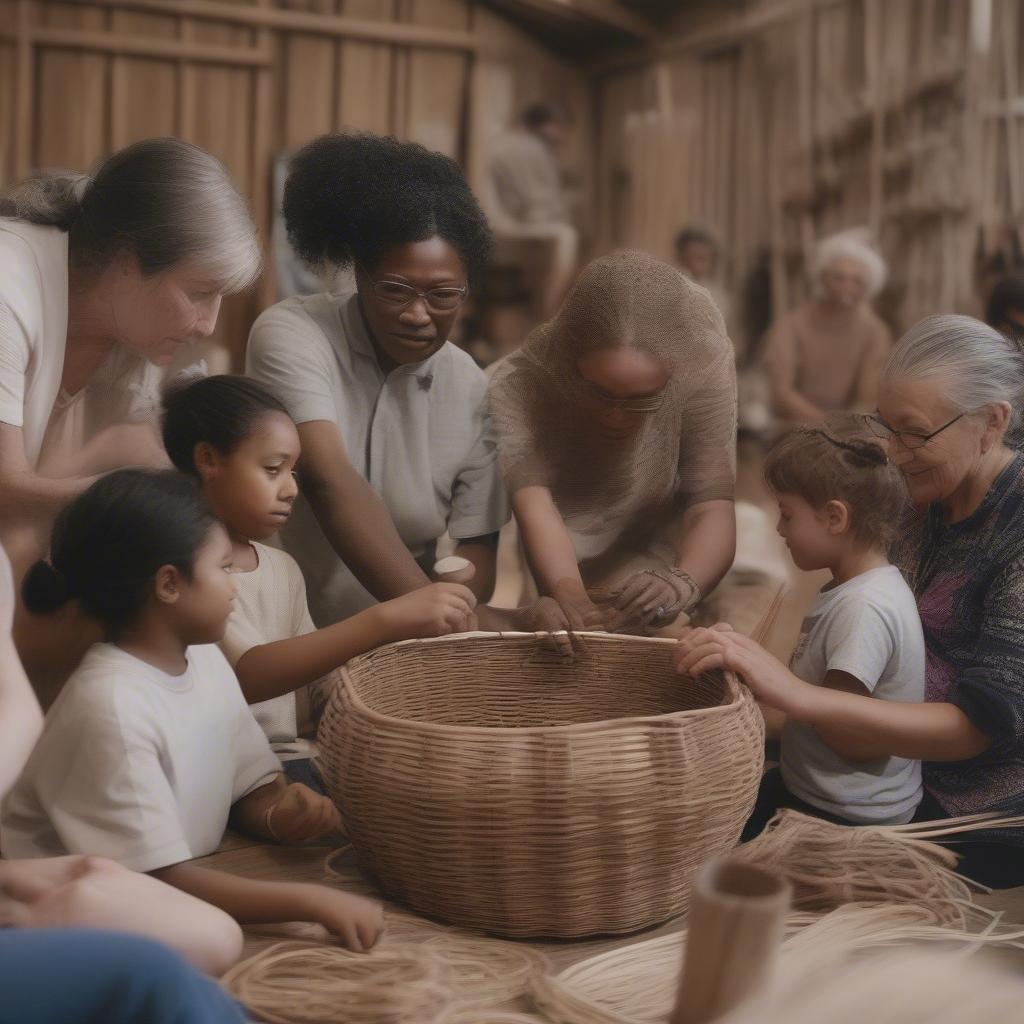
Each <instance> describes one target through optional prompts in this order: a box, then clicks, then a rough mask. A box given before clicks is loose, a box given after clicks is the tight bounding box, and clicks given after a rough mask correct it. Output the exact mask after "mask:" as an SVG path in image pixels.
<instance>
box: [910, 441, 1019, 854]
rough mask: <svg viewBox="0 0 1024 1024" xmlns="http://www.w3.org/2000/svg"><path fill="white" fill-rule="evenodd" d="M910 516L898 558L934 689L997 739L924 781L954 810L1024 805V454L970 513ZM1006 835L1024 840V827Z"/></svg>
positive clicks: (934, 510) (936, 766) (932, 693)
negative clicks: (950, 519)
mask: <svg viewBox="0 0 1024 1024" xmlns="http://www.w3.org/2000/svg"><path fill="white" fill-rule="evenodd" d="M906 526H907V528H906V529H904V531H903V532H902V537H901V539H900V541H898V542H897V544H896V545H895V546H894V550H893V552H892V558H893V561H894V562H895V564H896V565H898V566H899V567H900V568H901V569H902V570H903V573H904V575H905V576H906V578H907V581H908V582H909V583H910V586H911V588H912V589H913V591H914V595H915V597H916V598H917V606H918V611H919V612H920V614H921V623H922V625H923V626H924V637H925V646H926V650H927V670H926V671H927V674H926V680H925V699H926V700H929V701H948V702H950V703H952V704H955V705H956V706H957V707H959V708H960V710H961V711H963V713H964V714H965V715H966V716H967V717H968V718H969V719H970V720H971V722H972V723H973V724H974V725H975V726H977V728H978V729H980V730H981V731H982V732H984V733H985V734H986V735H987V736H989V737H991V739H992V743H991V746H989V748H988V749H987V750H986V751H985V752H984V753H982V754H979V755H978V756H977V757H974V758H971V759H969V760H967V761H946V762H929V763H926V764H925V765H924V784H925V787H926V788H927V790H928V791H929V792H930V793H931V794H932V796H933V797H934V798H935V799H936V800H937V801H938V802H939V804H940V805H941V806H942V807H943V808H944V809H945V810H946V812H947V813H948V814H950V815H959V814H972V813H974V812H976V811H990V810H991V811H1000V812H1014V813H1021V812H1024V454H1021V453H1018V454H1016V455H1015V456H1014V458H1013V460H1012V461H1011V462H1010V463H1009V465H1008V466H1007V467H1006V468H1005V469H1004V470H1003V471H1002V473H1000V474H999V476H998V477H997V478H996V480H995V482H994V483H993V485H992V487H991V488H990V490H989V492H988V494H987V495H986V496H985V498H984V499H983V501H982V503H981V505H980V506H979V507H978V509H977V510H976V511H975V512H974V513H973V514H972V515H970V516H969V517H968V518H967V519H965V520H962V521H961V522H958V523H952V524H948V525H947V524H946V523H944V522H943V519H942V508H941V506H939V505H938V504H933V505H931V506H930V507H929V508H928V509H926V510H924V511H923V512H922V511H918V512H916V513H914V514H913V515H912V517H911V519H910V521H909V523H908V524H906ZM975 836H976V838H979V839H980V838H996V836H995V834H993V833H988V834H986V835H984V836H983V835H981V834H975ZM998 838H999V839H1000V840H1003V841H1011V842H1014V843H1018V844H1020V845H1022V846H1024V830H1013V831H1003V832H1000V833H999V834H998Z"/></svg>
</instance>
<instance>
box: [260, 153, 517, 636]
mask: <svg viewBox="0 0 1024 1024" xmlns="http://www.w3.org/2000/svg"><path fill="white" fill-rule="evenodd" d="M284 216H285V222H286V225H287V228H288V237H289V240H290V241H291V243H292V245H293V247H294V248H295V251H296V252H297V253H298V255H299V256H300V257H301V258H302V259H303V260H305V261H306V262H307V263H309V264H311V265H313V266H316V267H323V266H332V267H339V268H343V267H350V268H352V269H353V270H354V272H355V282H356V291H355V293H354V294H351V295H337V294H320V295H311V296H305V297H299V298H291V299H286V300H285V301H284V302H280V303H278V304H277V305H276V306H273V307H271V308H270V309H268V310H266V311H265V312H264V313H263V314H262V315H261V316H260V317H259V319H258V320H257V321H256V323H255V325H254V326H253V329H252V333H251V334H250V337H249V349H248V357H247V372H248V374H249V375H250V376H252V377H254V378H255V379H256V380H258V381H260V382H261V383H263V384H265V385H267V386H269V387H270V388H272V389H273V390H274V392H275V393H276V394H277V395H279V396H280V397H281V399H282V400H283V401H284V404H285V406H286V407H287V409H288V412H289V414H290V415H291V417H292V418H293V419H294V421H295V423H296V424H297V426H298V430H299V439H300V442H301V446H302V461H301V463H300V464H299V468H298V473H299V478H300V482H301V484H302V494H303V495H304V497H301V496H300V497H299V498H298V499H297V501H296V504H295V510H294V513H293V515H292V517H291V519H290V520H289V522H288V524H287V525H286V526H285V527H284V529H283V530H282V533H281V537H282V541H283V544H284V547H285V549H286V550H287V551H288V552H289V553H290V554H292V555H293V556H294V557H295V559H296V561H297V562H298V563H299V566H300V567H301V569H302V572H303V574H304V576H305V579H306V585H307V590H308V595H309V604H310V610H311V612H312V615H313V619H314V621H315V622H316V624H317V626H321V627H322V626H327V625H330V624H332V623H334V622H337V621H338V620H340V619H342V618H345V617H347V616H350V615H353V614H355V613H356V612H359V611H361V610H363V609H364V608H367V607H368V606H369V605H371V604H372V603H373V602H374V600H377V601H384V600H388V599H390V598H394V597H398V596H399V595H401V594H405V593H408V592H409V591H412V590H415V589H417V588H419V587H422V586H423V585H424V584H426V583H428V582H429V576H428V573H429V571H430V567H431V566H432V565H433V563H434V559H435V548H436V543H437V541H438V539H439V538H440V537H442V536H443V535H444V534H445V532H446V531H447V533H448V535H449V536H450V537H451V538H452V539H454V541H455V542H456V551H455V553H456V554H458V555H460V556H462V557H464V558H467V559H468V560H469V561H470V562H472V563H473V566H474V568H475V578H474V580H473V582H472V583H471V588H472V589H473V591H474V593H475V594H476V596H477V598H478V599H479V600H480V601H481V603H483V602H484V601H486V600H487V599H488V598H489V597H490V594H491V591H492V590H493V587H494V574H495V555H496V550H497V536H498V530H499V529H500V528H501V526H502V525H503V524H504V523H505V521H506V520H507V519H508V508H507V501H506V498H505V494H504V491H503V488H502V484H501V476H500V472H499V470H498V466H497V463H496V460H495V448H494V443H493V441H492V438H491V434H490V425H489V422H488V419H487V417H486V415H485V410H484V404H483V403H484V395H485V390H486V385H485V380H484V375H483V373H482V372H481V370H480V369H479V368H478V367H477V366H476V364H475V363H474V362H473V360H472V359H471V358H470V357H469V356H468V355H467V354H466V353H465V352H463V351H462V350H461V349H459V348H457V347H456V346H455V345H452V344H450V343H449V341H448V339H449V337H450V335H451V333H452V331H453V328H454V326H455V323H456V320H457V318H458V316H459V312H460V309H461V308H462V306H463V303H464V302H465V300H466V297H467V295H468V294H469V290H470V288H471V287H472V285H473V284H474V283H475V282H476V281H477V280H478V279H479V276H480V273H481V271H482V269H483V266H484V263H485V262H486V259H487V255H488V251H489V249H490V242H491V236H490V230H489V229H488V226H487V221H486V219H485V218H484V215H483V213H482V211H481V210H480V207H479V205H478V203H477V201H476V199H475V198H474V196H473V193H472V192H471V191H470V189H469V186H468V185H467V183H466V180H465V178H464V177H463V175H462V172H461V170H460V169H459V167H458V165H457V164H456V163H455V162H454V161H453V160H451V159H449V158H448V157H446V156H442V155H441V154H440V153H432V152H430V151H428V150H426V149H424V148H423V147H422V146H418V145H414V144H412V143H404V142H398V141H396V140H395V139H393V138H383V137H380V136H375V135H365V134H354V133H353V134H334V135H325V136H322V137H320V138H318V139H315V140H314V141H313V142H311V143H309V144H308V145H307V146H306V147H305V148H303V149H302V150H300V151H299V152H298V153H297V154H296V155H295V157H294V158H293V160H292V163H291V170H290V173H289V176H288V181H287V184H286V186H285V193H284Z"/></svg>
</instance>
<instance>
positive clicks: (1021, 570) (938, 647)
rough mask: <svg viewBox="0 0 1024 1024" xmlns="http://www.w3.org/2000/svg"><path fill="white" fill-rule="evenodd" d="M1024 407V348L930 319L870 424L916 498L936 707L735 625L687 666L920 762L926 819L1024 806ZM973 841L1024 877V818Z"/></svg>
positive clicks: (856, 749) (984, 875)
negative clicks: (837, 684)
mask: <svg viewBox="0 0 1024 1024" xmlns="http://www.w3.org/2000/svg"><path fill="white" fill-rule="evenodd" d="M1022 406H1024V357H1022V356H1021V354H1020V352H1019V351H1018V349H1017V347H1016V346H1015V345H1014V344H1012V343H1011V342H1010V341H1009V340H1008V339H1006V338H1005V337H1004V336H1002V335H1001V334H999V333H998V332H997V331H995V330H993V329H992V328H991V327H988V326H986V325H985V324H983V323H981V322H979V321H977V320H973V319H971V318H970V317H965V316H933V317H928V318H927V319H925V320H922V321H921V322H920V323H919V324H917V326H916V327H914V328H913V329H912V330H911V331H910V332H909V333H908V334H906V335H905V336H904V337H903V339H902V340H901V341H900V343H899V345H897V347H896V348H895V349H894V350H893V352H892V353H891V355H890V357H889V359H888V361H887V363H886V365H885V367H884V370H883V374H882V386H881V389H880V391H879V397H878V411H877V413H876V414H875V415H873V416H871V417H869V418H868V425H869V426H870V427H871V429H872V430H873V431H874V432H875V433H876V434H877V435H878V436H879V437H881V438H882V439H884V440H885V441H886V443H887V445H888V449H889V457H890V458H891V459H892V461H893V462H895V463H896V465H897V466H898V467H899V468H900V470H901V471H902V473H903V475H904V477H905V479H906V482H907V487H908V489H909V491H910V497H911V499H912V501H913V503H914V505H915V506H916V508H915V511H914V512H913V514H912V516H911V518H910V520H909V521H908V522H907V523H905V524H904V528H903V531H902V536H901V538H900V540H899V542H898V543H897V544H896V546H895V550H894V552H893V553H892V554H893V561H894V562H895V563H896V564H897V565H899V567H900V568H901V569H902V570H903V572H904V574H905V575H906V577H907V580H908V582H909V583H910V584H911V587H912V588H913V591H914V594H915V596H916V598H917V607H918V611H919V612H920V615H921V622H922V625H923V626H924V636H925V645H926V653H927V663H926V676H925V699H926V703H924V704H898V703H894V702H891V701H881V700H873V699H871V698H870V697H862V696H858V695H856V694H852V693H842V692H839V691H836V690H830V689H826V688H824V687H816V686H809V685H808V684H806V683H803V682H801V681H800V680H799V679H797V678H796V677H795V676H793V675H792V673H790V672H789V671H788V669H787V668H786V667H785V666H784V665H782V664H781V663H779V662H777V661H775V660H774V659H773V658H772V657H771V656H770V655H768V654H767V652H765V651H763V650H762V649H760V648H759V647H757V646H756V645H754V644H752V643H751V642H750V641H749V640H747V639H746V638H743V637H738V636H736V635H735V634H732V633H730V632H728V631H727V630H723V629H722V628H721V627H719V628H716V629H714V630H706V631H700V632H698V633H696V634H694V635H693V636H691V637H690V638H688V640H687V643H686V644H685V647H684V648H683V649H682V650H681V656H680V667H681V669H683V670H684V671H687V672H691V673H694V674H697V673H699V672H700V671H703V670H705V669H707V668H711V667H715V666H719V667H720V666H723V665H725V666H728V667H730V668H733V669H734V670H736V671H738V672H740V673H741V674H742V675H743V676H744V677H745V678H746V680H747V682H748V683H749V684H750V686H751V688H752V689H753V690H754V692H755V693H756V694H757V696H758V697H759V698H760V699H761V700H762V701H764V702H766V703H768V704H771V705H774V706H775V707H778V708H780V709H781V710H782V711H784V712H785V713H786V714H787V715H789V716H791V717H792V718H794V719H796V720H797V721H802V722H807V723H810V724H811V725H813V726H814V727H815V728H816V729H817V731H818V733H819V734H820V735H821V736H822V737H823V738H824V740H825V742H826V743H828V744H829V745H830V746H832V747H833V749H834V750H836V752H837V753H839V754H840V755H841V756H843V757H845V758H847V759H849V760H851V761H863V762H871V761H876V760H880V759H882V758H885V757H888V756H896V757H905V758H916V759H920V760H921V761H923V762H924V784H925V798H924V800H923V801H922V804H921V806H920V809H919V811H918V819H930V818H945V817H948V816H952V815H965V814H974V813H976V812H981V811H988V812H994V813H995V814H997V815H1018V814H1022V813H1024V454H1022V453H1021V452H1020V451H1019V450H1018V449H1017V447H1016V445H1017V443H1018V440H1019V437H1020V415H1021V409H1022ZM967 839H968V840H969V841H967V842H957V843H956V844H955V846H954V849H956V850H957V852H959V853H961V854H962V855H963V860H962V861H961V864H960V867H959V870H960V871H962V872H963V873H965V874H967V875H970V876H972V877H974V878H977V879H978V880H979V881H982V882H984V883H985V884H988V885H992V886H995V887H1004V886H1010V885H1020V884H1022V883H1024V829H1021V828H1002V829H999V828H992V829H986V830H982V831H977V832H973V833H970V834H968V836H967Z"/></svg>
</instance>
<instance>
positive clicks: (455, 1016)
mask: <svg viewBox="0 0 1024 1024" xmlns="http://www.w3.org/2000/svg"><path fill="white" fill-rule="evenodd" d="M436 1024H549V1022H548V1021H546V1020H544V1019H543V1018H541V1017H535V1016H534V1015H533V1014H532V1013H516V1012H515V1011H514V1010H465V1009H453V1010H449V1011H448V1012H447V1013H445V1014H442V1015H441V1016H440V1017H439V1018H438V1019H437V1022H436Z"/></svg>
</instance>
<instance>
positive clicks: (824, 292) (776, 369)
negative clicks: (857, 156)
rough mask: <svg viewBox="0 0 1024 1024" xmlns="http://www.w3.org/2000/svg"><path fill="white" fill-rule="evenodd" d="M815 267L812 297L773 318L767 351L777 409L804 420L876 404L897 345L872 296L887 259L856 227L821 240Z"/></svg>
mask: <svg viewBox="0 0 1024 1024" xmlns="http://www.w3.org/2000/svg"><path fill="white" fill-rule="evenodd" d="M813 273H814V281H813V288H812V293H811V296H810V298H808V299H807V300H806V301H805V302H803V303H802V304H801V305H799V306H797V307H796V309H793V310H791V311H790V312H788V313H784V314H782V316H781V317H779V318H778V319H777V320H776V322H775V324H774V325H773V326H772V329H771V333H770V335H769V338H768V341H767V346H766V351H765V365H766V367H767V370H768V374H769V378H770V380H771V388H772V397H773V402H774V406H775V412H776V413H777V415H778V416H780V417H781V418H783V419H786V420H790V421H796V422H805V423H819V422H821V421H822V420H824V418H825V416H826V414H827V413H829V412H833V411H836V410H841V409H870V408H873V407H874V402H875V397H876V395H877V392H878V378H879V371H880V368H881V365H882V363H883V361H884V360H885V358H886V356H887V355H888V353H889V350H890V348H891V347H892V339H891V336H890V333H889V329H888V328H887V327H886V326H885V324H884V323H883V322H882V321H881V319H879V317H878V316H877V315H876V314H875V312H874V311H873V310H872V309H871V305H870V301H869V300H870V299H871V298H872V297H873V296H874V295H876V294H877V293H878V292H879V290H880V289H881V288H882V286H883V284H884V283H885V277H886V267H885V263H884V261H883V260H882V257H881V256H879V255H878V253H877V252H875V250H874V249H872V248H871V246H870V245H868V244H867V242H866V241H864V240H863V239H862V238H861V236H860V233H859V232H853V231H849V232H842V233H840V234H837V235H833V236H831V237H830V238H826V239H825V240H824V241H823V242H821V244H820V245H819V246H818V248H817V251H816V253H815V258H814V270H813Z"/></svg>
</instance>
